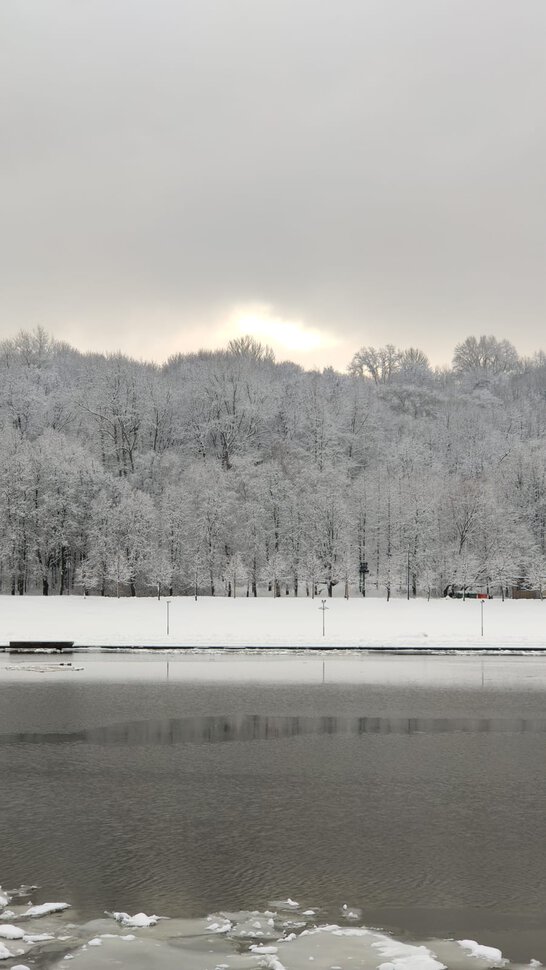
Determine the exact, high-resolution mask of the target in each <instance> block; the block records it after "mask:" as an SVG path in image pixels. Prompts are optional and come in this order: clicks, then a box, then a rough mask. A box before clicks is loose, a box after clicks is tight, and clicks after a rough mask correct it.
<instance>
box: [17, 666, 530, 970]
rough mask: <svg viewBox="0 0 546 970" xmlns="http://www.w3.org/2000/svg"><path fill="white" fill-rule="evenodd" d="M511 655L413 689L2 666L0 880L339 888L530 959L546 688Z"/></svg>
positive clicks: (134, 899)
mask: <svg viewBox="0 0 546 970" xmlns="http://www.w3.org/2000/svg"><path fill="white" fill-rule="evenodd" d="M4 659H5V658H4ZM129 662H130V661H129ZM486 663H487V661H486ZM522 663H523V665H522ZM524 663H525V662H519V663H518V664H515V665H514V668H513V669H514V676H513V678H512V679H511V682H510V684H509V686H506V684H505V683H504V682H503V686H498V685H497V686H496V685H495V678H494V677H489V678H486V681H487V680H489V683H488V684H487V683H486V686H484V687H482V686H481V685H480V684H477V685H476V686H475V687H469V686H456V685H453V683H451V678H450V677H445V678H443V677H442V668H441V666H438V667H437V673H438V675H437V677H436V678H435V682H434V683H428V684H427V686H426V687H422V688H421V687H418V686H415V685H413V684H412V686H405V685H404V684H403V683H393V684H389V685H388V686H387V685H381V684H378V683H370V684H366V683H359V684H358V685H350V684H336V685H329V684H328V683H326V684H324V685H322V684H317V683H313V684H305V683H300V684H275V683H269V684H268V685H260V684H259V683H233V682H230V683H226V684H224V685H222V684H221V683H208V684H207V683H198V682H193V683H183V682H177V681H171V682H165V683H158V682H154V681H152V680H150V681H144V682H137V683H131V684H123V683H112V682H108V681H106V682H104V683H101V682H100V681H96V680H93V681H92V682H91V681H85V680H83V681H81V680H80V681H76V680H75V679H73V680H72V679H67V680H65V681H64V682H59V681H58V680H56V681H54V682H48V681H47V679H44V678H42V680H34V681H30V682H24V683H17V682H11V683H2V681H1V679H0V819H1V826H2V836H1V837H0V881H1V882H2V884H3V885H10V884H14V885H15V884H18V883H21V882H27V883H30V882H33V883H34V882H35V883H38V884H40V885H43V886H44V887H47V895H48V898H59V899H69V900H70V901H71V903H72V905H73V907H74V909H75V911H76V912H78V913H79V915H80V916H81V918H82V919H89V918H92V917H94V916H96V915H97V913H102V912H103V911H104V910H109V909H124V910H126V911H128V912H138V911H139V910H144V911H145V912H148V913H150V912H156V913H161V914H163V915H167V916H184V917H185V916H188V917H194V916H196V917H197V916H203V915H204V914H206V913H208V912H213V911H218V910H221V909H228V910H236V909H263V908H265V907H267V904H268V901H269V900H271V899H278V898H285V897H286V896H288V895H289V896H292V898H296V899H298V900H300V901H302V902H303V903H306V904H307V905H309V906H317V907H320V908H321V912H322V913H323V914H324V915H325V916H326V918H332V917H333V918H337V917H338V914H339V909H340V906H341V905H342V904H343V903H345V902H346V903H349V904H350V905H352V906H357V907H360V908H361V909H362V910H363V921H364V922H367V923H369V924H372V925H376V926H382V927H384V928H386V929H388V930H392V931H393V932H396V933H398V934H399V935H400V934H405V935H406V936H407V937H408V938H410V937H414V938H422V937H426V936H431V937H448V936H451V935H454V936H456V937H459V936H465V937H468V936H470V937H473V938H475V939H476V938H478V939H480V940H481V941H482V942H484V943H488V942H490V943H491V944H492V945H496V946H498V947H500V948H501V949H502V950H503V951H504V952H505V954H506V955H507V956H508V957H510V958H511V959H513V960H524V959H526V960H528V959H530V957H531V956H534V957H537V958H539V959H543V960H546V921H545V919H544V915H545V907H546V771H545V769H546V747H545V746H546V704H545V699H546V691H545V690H544V689H543V688H542V686H541V684H540V683H537V679H536V677H535V678H533V679H532V680H531V681H529V679H528V678H527V675H526V673H525V667H524ZM492 669H493V668H492ZM67 677H68V678H70V675H67ZM37 898H38V896H37Z"/></svg>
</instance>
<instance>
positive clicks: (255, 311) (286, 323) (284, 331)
mask: <svg viewBox="0 0 546 970" xmlns="http://www.w3.org/2000/svg"><path fill="white" fill-rule="evenodd" d="M228 326H229V329H230V331H231V332H232V335H234V333H235V334H236V335H237V336H242V335H244V334H248V335H249V336H251V337H255V338H256V339H257V340H260V341H261V342H263V343H266V344H269V345H270V346H271V347H272V348H273V349H274V350H277V351H287V352H289V353H297V354H307V353H311V352H313V351H316V350H324V349H326V348H327V347H333V346H335V345H336V344H337V343H338V341H337V340H336V338H335V337H334V336H333V335H332V334H330V333H327V332H326V331H323V330H317V329H314V328H311V327H306V326H305V324H304V323H303V322H302V321H301V320H287V319H285V318H283V317H280V316H278V315H277V314H275V313H274V312H273V311H272V309H271V308H270V307H268V306H252V307H242V308H239V309H237V310H235V311H234V312H233V313H232V315H231V317H230V320H229V324H228Z"/></svg>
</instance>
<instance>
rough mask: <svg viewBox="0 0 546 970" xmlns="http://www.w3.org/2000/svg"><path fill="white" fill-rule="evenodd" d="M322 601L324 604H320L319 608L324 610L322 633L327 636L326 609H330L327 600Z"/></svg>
mask: <svg viewBox="0 0 546 970" xmlns="http://www.w3.org/2000/svg"><path fill="white" fill-rule="evenodd" d="M321 603H322V606H319V610H322V635H323V637H325V636H326V626H325V620H326V610H327V609H328V607H327V606H326V600H321Z"/></svg>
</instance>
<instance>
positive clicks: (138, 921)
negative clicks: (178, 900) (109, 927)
mask: <svg viewBox="0 0 546 970" xmlns="http://www.w3.org/2000/svg"><path fill="white" fill-rule="evenodd" d="M106 915H107V916H113V918H114V919H115V920H116V922H117V923H121V925H122V926H136V927H138V928H139V929H142V928H143V927H145V926H155V924H156V923H159V920H160V919H168V917H167V916H146V913H135V915H134V916H129V913H107V914H106Z"/></svg>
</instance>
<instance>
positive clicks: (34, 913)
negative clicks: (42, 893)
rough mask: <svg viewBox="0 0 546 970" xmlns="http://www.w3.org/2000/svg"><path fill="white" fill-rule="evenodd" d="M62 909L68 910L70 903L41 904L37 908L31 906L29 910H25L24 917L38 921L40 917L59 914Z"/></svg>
mask: <svg viewBox="0 0 546 970" xmlns="http://www.w3.org/2000/svg"><path fill="white" fill-rule="evenodd" d="M64 909H70V903H41V904H40V905H39V906H31V907H30V909H27V911H26V913H24V916H30V918H31V919H38V918H39V917H40V916H49V915H50V914H51V913H61V912H62V911H63V910H64Z"/></svg>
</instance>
